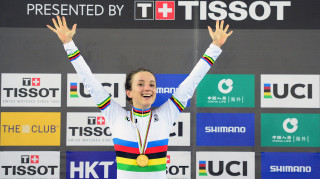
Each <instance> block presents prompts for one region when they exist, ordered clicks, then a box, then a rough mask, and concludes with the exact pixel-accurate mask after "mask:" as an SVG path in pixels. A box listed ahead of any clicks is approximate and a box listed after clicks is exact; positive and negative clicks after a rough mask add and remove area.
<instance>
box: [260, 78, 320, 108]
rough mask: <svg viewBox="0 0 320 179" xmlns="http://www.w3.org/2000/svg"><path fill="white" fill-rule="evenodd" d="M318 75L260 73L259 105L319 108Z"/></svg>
mask: <svg viewBox="0 0 320 179" xmlns="http://www.w3.org/2000/svg"><path fill="white" fill-rule="evenodd" d="M319 101H320V99H319V75H261V107H276V108H279V107H293V108H319Z"/></svg>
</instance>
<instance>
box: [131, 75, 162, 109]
mask: <svg viewBox="0 0 320 179" xmlns="http://www.w3.org/2000/svg"><path fill="white" fill-rule="evenodd" d="M126 93H127V95H128V97H129V98H132V102H133V106H134V107H135V108H139V109H148V108H150V107H151V105H152V104H153V102H154V101H155V99H156V93H157V87H156V79H155V78H154V76H153V74H151V73H150V72H147V71H141V72H138V73H136V74H135V75H134V76H133V78H132V84H131V90H127V91H126Z"/></svg>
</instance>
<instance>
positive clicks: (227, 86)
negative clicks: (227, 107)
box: [218, 79, 233, 94]
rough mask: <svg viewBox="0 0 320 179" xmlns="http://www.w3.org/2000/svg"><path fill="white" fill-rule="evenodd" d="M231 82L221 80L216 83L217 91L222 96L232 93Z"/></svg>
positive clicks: (230, 80) (229, 80)
mask: <svg viewBox="0 0 320 179" xmlns="http://www.w3.org/2000/svg"><path fill="white" fill-rule="evenodd" d="M232 85H233V81H232V79H222V80H221V81H219V83H218V89H219V91H220V92H221V93H223V94H228V93H230V92H231V91H232V88H233V86H232Z"/></svg>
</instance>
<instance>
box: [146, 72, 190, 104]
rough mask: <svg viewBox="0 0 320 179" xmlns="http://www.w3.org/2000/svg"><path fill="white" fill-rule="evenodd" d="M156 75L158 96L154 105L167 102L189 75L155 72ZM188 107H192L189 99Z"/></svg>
mask: <svg viewBox="0 0 320 179" xmlns="http://www.w3.org/2000/svg"><path fill="white" fill-rule="evenodd" d="M155 76H156V80H157V98H156V101H155V102H154V103H153V105H152V107H159V106H161V105H162V104H163V103H164V102H166V101H167V100H168V99H169V98H170V97H171V96H172V94H173V93H174V92H175V91H176V89H177V88H178V86H179V85H180V84H181V83H182V82H183V80H184V79H186V78H187V76H188V75H187V74H155ZM187 107H190V101H188V104H187Z"/></svg>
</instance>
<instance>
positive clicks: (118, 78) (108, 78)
mask: <svg viewBox="0 0 320 179" xmlns="http://www.w3.org/2000/svg"><path fill="white" fill-rule="evenodd" d="M95 77H96V78H97V80H98V81H100V83H101V85H102V86H103V87H104V88H105V89H106V91H107V92H108V93H109V94H110V95H111V98H112V100H113V101H115V102H117V103H118V104H119V105H121V106H123V107H125V106H126V96H125V90H124V83H125V78H126V75H125V74H95ZM96 88H97V87H96ZM96 88H95V89H96ZM67 97H68V98H67V105H68V106H75V107H76V106H77V107H97V104H95V102H94V100H93V99H91V95H90V93H89V91H88V90H87V89H86V88H85V85H84V84H83V83H82V82H80V80H79V78H78V76H77V74H68V91H67Z"/></svg>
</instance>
